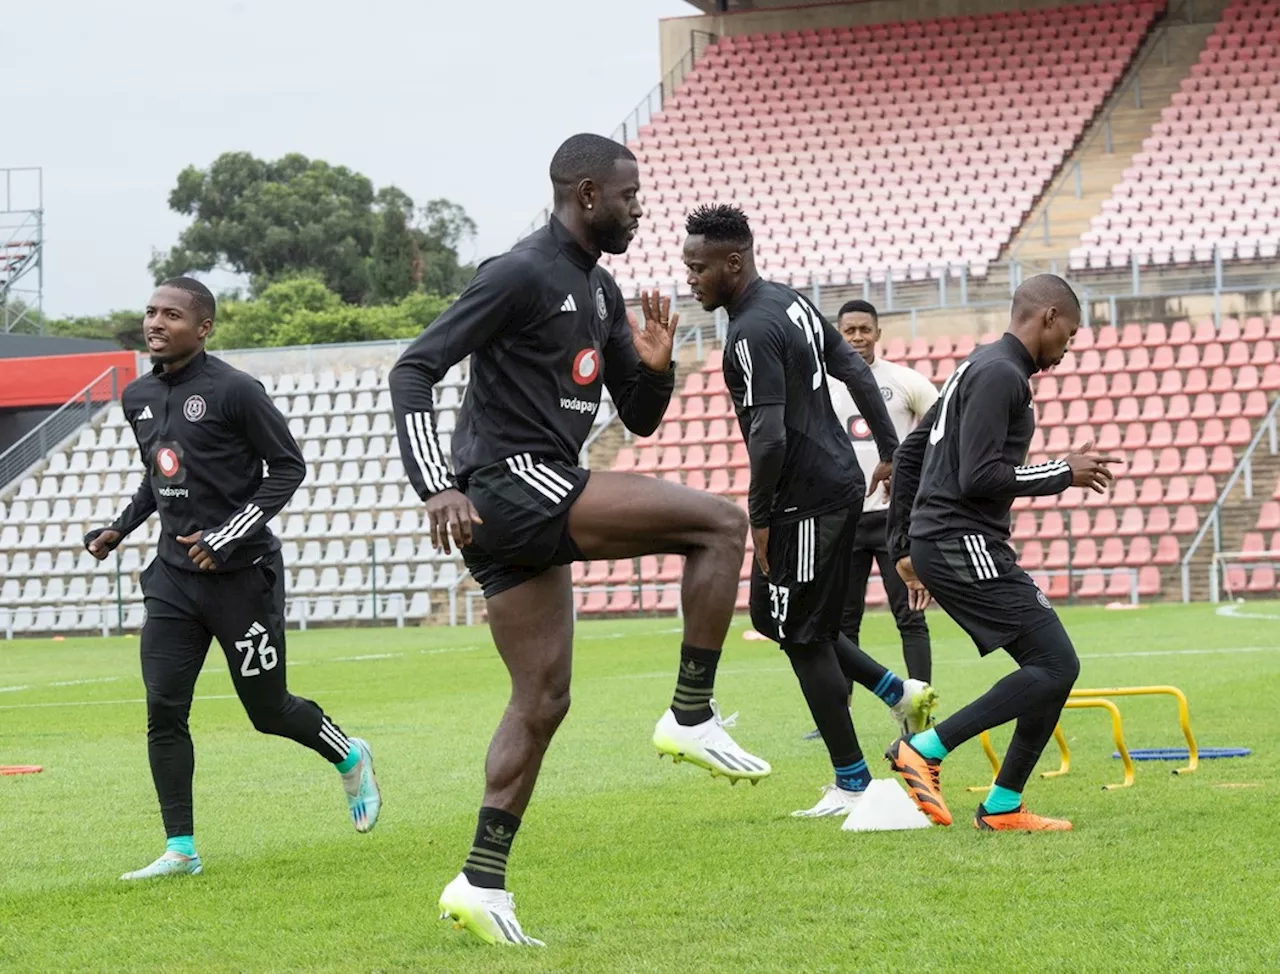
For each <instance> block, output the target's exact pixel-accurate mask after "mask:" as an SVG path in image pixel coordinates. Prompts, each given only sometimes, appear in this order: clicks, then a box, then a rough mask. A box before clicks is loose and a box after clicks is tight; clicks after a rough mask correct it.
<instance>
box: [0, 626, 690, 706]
mask: <svg viewBox="0 0 1280 974" xmlns="http://www.w3.org/2000/svg"><path fill="white" fill-rule="evenodd" d="M681 631H682V630H680V629H657V630H654V631H653V633H646V635H664V634H669V633H675V632H681ZM634 635H635V633H626V632H603V633H585V634H583V635H579V636H577V637H576V641H578V642H593V641H599V640H605V639H622V638H624V637H626V636H634ZM488 648H490V647H489V646H484V645H480V644H477V643H466V644H463V645H461V646H440V647H437V648H435V649H419V650H417V651H413V652H403V653H364V654H361V655H359V656H330V657H327V658H324V659H291V660H289V662H288V666H289V669H291V670H292V669H296V668H297V667H299V666H316V665H318V664H323V663H366V662H372V661H377V660H388V659H403V658H404V657H406V656H440V655H442V654H446V653H475V652H479V651H480V650H483V649H488ZM226 672H227V669H226V667H224V666H206V667H204V668H203V669H202V670H201V673H226ZM123 679H126V678H125V677H122V676H101V677H96V678H94V679H90V680H55V681H53V682H51V683H24V684H21V685H19V686H12V687H0V693H18V692H19V691H22V690H36V689H47V688H49V687H79V686H89V685H91V684H94V683H116V682H119V681H120V680H123ZM92 702H94V703H98V702H106V701H92ZM118 702H119V703H136V702H137V701H127V700H122V701H118ZM47 706H51V707H53V706H62V705H61V704H48V705H47ZM9 709H12V708H9Z"/></svg>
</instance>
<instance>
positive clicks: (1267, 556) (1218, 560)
mask: <svg viewBox="0 0 1280 974" xmlns="http://www.w3.org/2000/svg"><path fill="white" fill-rule="evenodd" d="M1228 564H1231V565H1234V566H1235V567H1236V568H1240V569H1242V570H1252V569H1254V568H1275V567H1276V566H1277V565H1280V551H1218V552H1215V553H1214V555H1213V559H1212V562H1211V564H1210V569H1209V570H1210V571H1212V572H1213V577H1214V578H1215V579H1216V578H1219V577H1220V578H1221V579H1222V583H1221V584H1222V590H1223V591H1224V592H1225V593H1226V597H1227V601H1228V602H1231V601H1233V600H1234V599H1235V593H1236V590H1235V589H1234V588H1232V586H1231V573H1230V572H1228V571H1227V567H1228ZM1244 587H1245V589H1247V588H1248V584H1247V581H1246V584H1245V586H1244ZM1274 595H1275V590H1274V588H1272V589H1268V590H1267V597H1268V598H1271V597H1273V596H1274ZM1213 601H1215V602H1216V601H1218V600H1217V599H1214V600H1213Z"/></svg>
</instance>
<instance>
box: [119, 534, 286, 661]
mask: <svg viewBox="0 0 1280 974" xmlns="http://www.w3.org/2000/svg"><path fill="white" fill-rule="evenodd" d="M139 581H140V582H141V583H142V595H143V600H144V601H143V605H144V607H145V609H146V613H147V618H148V619H179V620H184V621H188V620H189V621H192V622H198V623H200V624H201V625H202V626H204V628H205V629H207V630H208V631H209V632H211V633H212V634H213V635H214V636H215V637H216V638H217V640H218V642H220V643H222V645H223V646H231V645H234V644H235V642H236V640H242V639H245V638H246V637H248V636H249V635H250V630H254V631H255V632H257V631H265V632H266V633H267V634H269V635H270V637H271V642H272V644H273V645H275V646H282V645H284V627H285V622H284V599H285V591H284V559H283V558H282V557H281V555H280V552H279V551H273V552H271V553H270V554H267V555H263V556H262V557H261V558H259V559H258V560H257V561H256V562H255V563H254V564H252V565H249V566H248V567H246V568H237V569H235V570H234V571H228V572H202V571H188V570H187V569H185V568H175V567H174V566H172V565H170V564H168V563H167V562H164V561H161V560H160V559H159V558H156V559H154V560H153V561H152V562H151V564H149V565H147V567H146V568H144V569H143V570H142V574H141V575H140V576H139Z"/></svg>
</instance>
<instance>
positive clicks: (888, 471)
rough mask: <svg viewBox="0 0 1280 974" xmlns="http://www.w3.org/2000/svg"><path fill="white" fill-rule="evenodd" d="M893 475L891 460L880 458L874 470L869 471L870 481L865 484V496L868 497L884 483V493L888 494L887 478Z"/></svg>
mask: <svg viewBox="0 0 1280 974" xmlns="http://www.w3.org/2000/svg"><path fill="white" fill-rule="evenodd" d="M891 476H893V461H892V460H881V461H880V462H879V463H878V464H876V468H875V470H873V471H871V483H869V484H867V496H868V497H870V496H871V495H872V494H874V493H875V492H876V490H877V489H878V488H879V487H880V485H881V484H884V494H885V497H886V498H887V497H888V496H889V478H890V477H891Z"/></svg>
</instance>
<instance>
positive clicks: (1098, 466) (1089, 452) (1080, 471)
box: [1065, 440, 1124, 494]
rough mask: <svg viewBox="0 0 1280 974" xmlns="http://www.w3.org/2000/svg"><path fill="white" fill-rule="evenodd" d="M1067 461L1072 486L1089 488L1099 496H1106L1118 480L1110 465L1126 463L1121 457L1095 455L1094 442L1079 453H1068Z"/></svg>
mask: <svg viewBox="0 0 1280 974" xmlns="http://www.w3.org/2000/svg"><path fill="white" fill-rule="evenodd" d="M1065 460H1066V462H1067V466H1069V467H1070V468H1071V486H1072V487H1087V488H1089V489H1090V490H1093V491H1094V492H1095V493H1098V494H1105V493H1106V492H1107V488H1108V487H1110V486H1111V484H1112V482H1113V481H1114V480H1115V479H1116V475H1115V474H1113V473H1112V472H1111V468H1110V466H1109V465H1110V464H1113V463H1124V460H1123V459H1122V458H1120V457H1100V456H1097V455H1096V454H1094V453H1093V440H1090V441H1089V442H1088V443H1086V444H1085V445H1084V447H1083V448H1082V449H1081V450H1080V452H1079V453H1068V454H1067V456H1066V457H1065Z"/></svg>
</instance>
